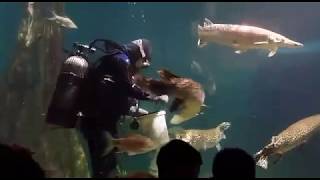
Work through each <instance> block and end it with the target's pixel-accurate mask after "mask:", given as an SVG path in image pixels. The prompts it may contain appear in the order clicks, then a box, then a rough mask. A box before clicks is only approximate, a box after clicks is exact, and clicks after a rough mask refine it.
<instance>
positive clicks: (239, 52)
mask: <svg viewBox="0 0 320 180" xmlns="http://www.w3.org/2000/svg"><path fill="white" fill-rule="evenodd" d="M234 53H236V54H242V53H243V51H242V50H236V51H234Z"/></svg>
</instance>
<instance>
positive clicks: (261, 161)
mask: <svg viewBox="0 0 320 180" xmlns="http://www.w3.org/2000/svg"><path fill="white" fill-rule="evenodd" d="M256 164H257V166H260V167H262V168H263V169H268V157H267V156H260V157H259V158H257V161H256Z"/></svg>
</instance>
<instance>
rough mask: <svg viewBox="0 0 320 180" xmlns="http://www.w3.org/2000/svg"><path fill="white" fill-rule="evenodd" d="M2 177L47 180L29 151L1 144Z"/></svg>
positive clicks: (0, 170)
mask: <svg viewBox="0 0 320 180" xmlns="http://www.w3.org/2000/svg"><path fill="white" fill-rule="evenodd" d="M0 172H1V173H0V177H2V178H3V177H11V178H14V177H17V178H18V177H20V178H26V177H30V178H45V172H44V170H43V169H42V168H41V167H40V165H39V164H38V163H37V162H36V161H35V160H33V158H32V153H31V152H29V151H28V149H26V148H24V147H21V146H18V145H13V146H8V145H4V144H0Z"/></svg>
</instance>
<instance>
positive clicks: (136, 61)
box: [47, 39, 168, 178]
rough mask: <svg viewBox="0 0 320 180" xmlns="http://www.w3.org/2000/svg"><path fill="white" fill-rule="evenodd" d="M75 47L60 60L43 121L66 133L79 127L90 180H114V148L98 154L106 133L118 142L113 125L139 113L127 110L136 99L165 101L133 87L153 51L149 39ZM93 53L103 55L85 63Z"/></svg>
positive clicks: (105, 41) (160, 97)
mask: <svg viewBox="0 0 320 180" xmlns="http://www.w3.org/2000/svg"><path fill="white" fill-rule="evenodd" d="M97 42H103V43H104V47H103V48H99V47H97V46H95V44H96V43H97ZM76 47H77V51H76V53H73V54H71V56H70V57H69V58H68V59H67V60H66V61H65V63H64V65H63V67H62V71H61V73H60V75H59V77H58V81H57V85H56V90H55V92H54V94H53V97H52V100H51V103H50V105H49V109H48V113H47V122H48V123H51V124H59V125H62V126H64V127H66V128H75V127H78V128H79V130H80V132H81V134H82V135H83V137H84V138H85V140H86V142H87V145H88V148H89V149H88V151H89V154H90V158H89V160H90V161H91V163H89V164H90V165H91V169H92V170H93V172H92V174H93V177H97V178H105V177H115V176H116V173H117V172H116V168H117V159H116V149H114V150H113V151H111V152H110V153H109V154H107V155H103V154H104V152H105V150H106V149H107V148H108V147H109V146H110V145H111V144H110V143H111V142H108V139H107V133H109V134H110V135H111V136H112V137H115V138H117V137H118V136H117V135H118V133H117V123H118V121H119V120H120V119H121V117H122V116H124V115H130V114H134V113H136V112H138V110H139V108H138V109H136V110H134V112H131V111H130V107H134V106H137V102H138V100H150V101H155V102H156V103H159V102H165V103H167V101H168V99H167V97H166V96H155V95H150V94H148V93H147V92H144V91H143V90H142V89H140V88H139V87H138V86H136V85H135V84H134V82H133V76H134V75H135V74H136V73H139V71H140V70H142V69H143V68H146V67H149V66H150V63H151V51H152V47H151V43H150V41H149V40H147V39H138V40H134V41H132V42H130V43H127V44H124V45H120V44H118V43H116V42H114V41H111V40H104V39H97V40H95V41H93V42H92V43H90V45H89V46H87V45H81V44H80V45H79V44H76ZM97 49H99V50H101V51H102V52H103V53H104V55H103V56H102V57H100V58H98V60H97V61H95V62H89V61H86V59H88V54H90V53H93V52H95V51H96V50H97ZM85 50H86V51H85ZM84 52H87V53H84ZM70 71H72V72H70ZM90 165H89V167H90Z"/></svg>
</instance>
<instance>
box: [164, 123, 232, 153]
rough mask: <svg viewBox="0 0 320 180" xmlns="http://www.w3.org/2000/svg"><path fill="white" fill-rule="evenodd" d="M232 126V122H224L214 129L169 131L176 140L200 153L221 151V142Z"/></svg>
mask: <svg viewBox="0 0 320 180" xmlns="http://www.w3.org/2000/svg"><path fill="white" fill-rule="evenodd" d="M230 126H231V123H230V122H223V123H221V124H219V125H218V126H217V127H216V128H212V129H206V130H202V129H188V130H184V129H182V128H171V129H169V134H170V135H171V136H172V135H173V138H174V139H180V140H183V141H185V142H187V143H189V144H190V145H191V146H193V147H194V148H195V149H197V150H198V151H200V150H207V149H210V148H213V147H216V148H217V150H218V151H220V150H221V145H220V141H221V140H223V139H226V135H225V133H224V131H226V130H227V129H229V127H230Z"/></svg>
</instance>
